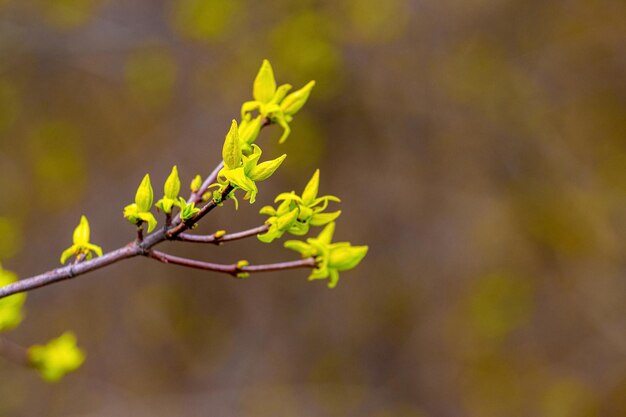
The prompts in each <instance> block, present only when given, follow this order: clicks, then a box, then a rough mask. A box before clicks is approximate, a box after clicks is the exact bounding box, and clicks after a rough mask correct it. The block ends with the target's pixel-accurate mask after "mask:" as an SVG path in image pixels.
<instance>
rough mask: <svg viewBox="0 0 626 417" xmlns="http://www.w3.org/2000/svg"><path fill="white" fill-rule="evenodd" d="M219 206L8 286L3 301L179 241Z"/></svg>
mask: <svg viewBox="0 0 626 417" xmlns="http://www.w3.org/2000/svg"><path fill="white" fill-rule="evenodd" d="M232 190H233V187H232V186H230V185H229V186H228V187H226V189H225V190H224V192H223V193H222V199H225V198H226V196H228V194H229V193H230V192H231V191H232ZM216 206H217V203H215V202H214V201H213V200H211V201H210V202H208V203H207V204H206V205H205V206H204V207H202V209H201V210H200V212H199V213H198V214H196V216H195V217H193V218H192V219H190V220H189V221H187V222H181V223H179V224H178V225H176V226H172V227H171V228H170V229H159V230H156V231H154V232H152V233H151V234H149V235H148V236H146V237H145V238H144V239H143V241H141V242H139V241H133V242H130V243H129V244H127V245H126V246H124V247H121V248H119V249H116V250H114V251H111V252H108V253H105V254H104V255H102V256H100V257H97V258H94V259H91V260H89V261H85V262H81V263H77V264H71V265H67V266H64V267H61V268H57V269H53V270H52V271H48V272H44V273H43V274H39V275H35V276H33V277H30V278H24V279H21V280H19V281H16V282H14V283H12V284H9V285H6V286H4V287H2V288H0V299H2V298H4V297H8V296H9V295H13V294H17V293H20V292H25V291H30V290H34V289H36V288H41V287H45V286H47V285H50V284H54V283H57V282H59V281H64V280H67V279H70V278H74V277H77V276H79V275H83V274H85V273H87V272H91V271H95V270H96V269H100V268H102V267H105V266H108V265H111V264H113V263H115V262H118V261H121V260H122V259H127V258H132V257H135V256H138V255H145V254H146V253H147V252H148V251H149V250H150V248H152V247H153V246H155V245H157V244H159V243H161V242H163V241H164V240H167V239H171V238H173V237H176V236H177V235H178V234H180V233H182V232H184V231H185V230H187V229H188V228H190V227H191V226H192V225H193V224H195V223H196V222H197V221H199V220H200V219H201V218H202V217H204V216H205V215H206V214H207V213H208V212H210V211H211V210H213V209H214V208H215V207H216Z"/></svg>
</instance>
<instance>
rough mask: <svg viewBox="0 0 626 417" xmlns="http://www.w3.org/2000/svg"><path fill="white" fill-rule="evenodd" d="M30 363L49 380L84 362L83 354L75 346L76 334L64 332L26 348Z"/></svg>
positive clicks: (74, 368)
mask: <svg viewBox="0 0 626 417" xmlns="http://www.w3.org/2000/svg"><path fill="white" fill-rule="evenodd" d="M28 359H29V361H30V363H31V365H32V366H33V367H34V368H35V369H37V370H38V371H39V374H40V375H41V377H42V378H43V379H45V380H46V381H49V382H56V381H59V380H60V379H61V378H63V377H64V376H65V374H67V373H69V372H73V371H75V370H76V369H78V368H80V366H81V365H82V364H83V362H85V354H84V353H83V351H82V350H81V349H79V348H78V347H77V346H76V336H75V335H74V333H72V332H65V333H63V334H62V335H61V336H59V337H58V338H56V339H52V340H51V341H50V342H48V344H47V345H35V346H31V347H30V348H29V349H28Z"/></svg>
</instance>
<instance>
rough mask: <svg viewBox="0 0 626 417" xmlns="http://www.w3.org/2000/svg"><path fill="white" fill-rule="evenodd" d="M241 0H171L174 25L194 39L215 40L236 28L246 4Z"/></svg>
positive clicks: (180, 32)
mask: <svg viewBox="0 0 626 417" xmlns="http://www.w3.org/2000/svg"><path fill="white" fill-rule="evenodd" d="M242 6H243V5H242V4H241V2H240V1H239V0H232V1H221V0H175V1H172V5H171V7H172V14H171V15H172V20H173V26H174V28H175V29H176V31H177V33H179V34H180V35H181V36H183V37H185V38H188V39H191V40H195V41H215V40H219V39H222V38H223V37H224V36H225V35H226V34H228V33H229V32H233V31H235V28H236V27H237V26H238V24H239V23H240V22H239V21H240V20H241V14H242V13H245V8H244V7H242Z"/></svg>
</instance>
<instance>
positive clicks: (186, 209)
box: [177, 197, 200, 221]
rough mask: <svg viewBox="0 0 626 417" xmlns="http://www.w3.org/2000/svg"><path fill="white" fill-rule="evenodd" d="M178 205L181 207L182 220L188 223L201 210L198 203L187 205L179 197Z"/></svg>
mask: <svg viewBox="0 0 626 417" xmlns="http://www.w3.org/2000/svg"><path fill="white" fill-rule="evenodd" d="M177 205H178V207H180V219H181V220H182V221H187V220H189V219H191V218H192V217H193V216H195V215H196V214H198V213H199V212H200V209H199V208H197V207H196V203H193V202H191V203H189V204H187V202H186V201H185V199H184V198H182V197H178V202H177Z"/></svg>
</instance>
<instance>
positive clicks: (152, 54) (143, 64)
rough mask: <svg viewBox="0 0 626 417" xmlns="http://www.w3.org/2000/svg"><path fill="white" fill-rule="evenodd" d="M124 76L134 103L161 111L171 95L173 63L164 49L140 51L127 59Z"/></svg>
mask: <svg viewBox="0 0 626 417" xmlns="http://www.w3.org/2000/svg"><path fill="white" fill-rule="evenodd" d="M125 77H126V83H127V84H128V90H129V93H130V94H131V96H132V98H133V100H135V101H137V102H139V103H142V104H144V105H146V106H147V107H149V108H161V107H163V106H165V105H166V104H167V103H168V102H169V101H170V100H171V99H172V96H173V94H174V87H175V84H176V62H175V61H174V58H173V57H172V54H171V52H169V51H168V50H167V49H164V48H157V47H154V48H150V47H148V48H144V49H140V50H137V51H134V52H133V53H132V54H131V55H130V56H129V57H128V61H127V62H126V67H125Z"/></svg>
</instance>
